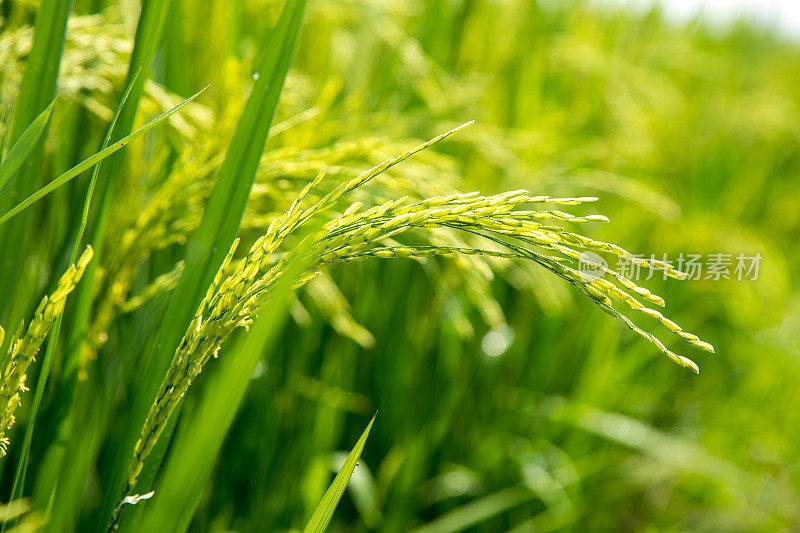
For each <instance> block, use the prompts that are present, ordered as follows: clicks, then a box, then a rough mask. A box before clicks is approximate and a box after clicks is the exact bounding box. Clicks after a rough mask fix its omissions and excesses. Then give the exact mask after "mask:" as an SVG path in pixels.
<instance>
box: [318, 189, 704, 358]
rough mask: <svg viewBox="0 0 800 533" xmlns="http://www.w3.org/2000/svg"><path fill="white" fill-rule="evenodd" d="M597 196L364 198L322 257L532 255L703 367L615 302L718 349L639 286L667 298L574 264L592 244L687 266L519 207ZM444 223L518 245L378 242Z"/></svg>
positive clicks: (332, 233)
mask: <svg viewBox="0 0 800 533" xmlns="http://www.w3.org/2000/svg"><path fill="white" fill-rule="evenodd" d="M593 200H594V198H566V199H551V198H546V197H535V196H529V195H527V194H526V191H511V192H508V193H503V194H500V195H495V196H491V197H484V196H479V195H477V194H476V193H470V194H461V195H452V196H449V197H439V198H431V199H429V200H426V201H423V202H420V203H417V204H414V205H410V206H401V204H402V203H403V200H402V199H401V200H397V201H393V202H386V203H384V204H382V205H380V206H375V207H373V208H371V209H368V210H366V211H363V212H360V213H358V212H357V211H358V209H360V207H361V206H360V205H359V204H358V203H356V204H353V205H352V206H351V207H350V208H348V209H347V210H346V211H345V213H344V214H343V215H342V216H341V217H339V218H337V219H335V220H334V221H331V222H330V223H329V224H328V225H327V226H326V229H327V230H328V233H327V234H326V235H325V237H324V239H323V241H324V242H325V243H326V249H325V250H324V251H323V253H322V256H321V258H322V262H323V263H324V264H327V263H333V262H337V261H350V260H358V259H363V258H366V257H383V258H393V257H430V256H434V255H454V254H465V255H473V256H487V257H502V258H523V257H524V258H528V259H532V260H534V261H536V262H537V263H539V264H541V265H542V266H544V267H545V268H548V269H549V270H551V271H552V272H554V273H555V274H557V275H559V276H560V277H562V278H563V279H565V280H566V281H568V282H570V283H572V284H573V285H575V286H576V287H578V289H579V290H580V291H581V292H583V293H584V294H586V295H587V296H589V297H591V298H592V299H593V300H594V301H595V302H597V303H598V304H599V305H600V306H601V308H603V310H604V311H606V312H608V313H609V314H611V315H612V316H614V317H615V318H618V319H620V320H622V321H623V323H625V324H626V325H627V326H628V327H630V328H631V329H632V330H633V331H634V332H636V333H637V334H639V335H641V336H642V337H644V338H645V339H647V340H648V341H650V342H651V343H653V344H654V345H655V346H656V347H657V348H658V349H659V350H661V351H662V352H663V353H664V354H666V355H667V356H668V357H669V358H670V359H672V360H673V361H675V362H677V363H678V364H680V365H682V366H685V367H688V368H691V369H692V370H694V371H695V372H697V371H698V368H697V365H695V364H694V362H692V361H691V360H689V359H688V358H686V357H683V356H680V355H678V354H675V353H674V352H672V351H671V350H669V349H668V348H666V346H665V345H664V344H663V342H661V341H660V340H659V339H658V338H657V337H655V336H654V335H652V334H651V333H648V332H646V331H644V330H642V329H641V328H639V327H638V326H636V325H635V324H634V323H633V322H632V321H631V320H630V319H629V318H627V317H626V316H625V315H623V314H622V313H620V312H619V311H617V310H616V309H614V307H613V304H612V300H614V301H617V302H620V303H623V304H625V305H626V306H628V307H629V308H631V309H633V310H635V311H638V312H641V313H642V314H645V315H647V316H649V317H652V318H655V319H657V320H659V321H660V322H661V323H662V324H663V325H664V326H665V327H666V328H667V329H669V330H670V331H672V332H673V333H675V334H677V335H678V336H680V337H681V338H683V339H684V340H686V341H687V342H688V343H689V344H691V345H692V346H694V347H695V348H699V349H702V350H705V351H709V352H713V347H712V346H711V345H710V344H708V343H706V342H704V341H701V340H700V339H699V338H698V337H697V336H696V335H694V334H692V333H689V332H686V331H683V329H682V328H681V327H680V326H678V325H677V324H676V323H675V322H673V321H671V320H669V319H668V318H666V317H664V315H663V314H661V313H660V312H658V311H656V310H654V309H650V308H648V307H645V306H644V305H643V304H642V303H640V302H639V301H638V300H637V299H636V298H635V297H634V296H633V295H632V294H631V293H634V294H636V295H638V296H640V297H642V298H644V299H645V300H647V301H649V302H651V303H653V304H656V305H659V306H663V305H664V301H663V299H661V298H660V297H658V296H656V295H654V294H652V293H651V292H650V291H649V290H647V289H645V288H643V287H639V286H638V285H636V284H635V283H634V282H633V281H631V280H629V279H627V278H625V277H624V276H622V275H620V274H619V273H617V272H614V271H612V270H610V269H608V268H605V267H603V266H602V265H596V267H597V268H598V269H599V270H601V271H602V272H604V273H605V274H607V275H608V277H609V278H611V280H613V281H616V282H617V283H618V285H616V284H615V283H614V282H613V281H610V280H609V279H606V278H604V277H601V278H596V277H593V276H589V275H587V274H585V273H583V272H580V271H579V270H576V269H575V268H573V267H572V266H570V264H574V263H572V260H575V261H588V258H587V257H586V256H585V255H584V254H583V253H582V252H581V251H580V250H579V249H584V250H591V251H599V252H608V253H611V254H614V255H616V256H618V257H621V258H624V259H626V260H629V261H632V262H635V263H636V264H638V265H640V266H645V267H648V268H653V269H659V270H663V271H665V273H666V274H667V275H668V276H671V277H674V278H678V279H683V278H684V277H685V274H684V273H682V272H680V271H677V270H675V269H674V268H673V267H672V266H670V265H668V264H667V263H664V262H661V261H647V260H644V259H641V258H637V257H634V256H633V255H632V254H630V253H629V252H627V251H626V250H624V249H622V248H620V247H619V246H616V245H613V244H609V243H604V242H601V241H596V240H593V239H590V238H588V237H583V236H580V235H577V234H574V233H570V232H566V231H564V230H563V229H562V228H552V227H547V226H542V225H541V224H540V223H539V222H538V221H539V220H542V218H544V219H550V218H549V217H550V215H552V213H553V212H552V211H550V212H545V213H546V216H545V217H541V216H540V214H541V212H537V211H522V210H514V208H515V207H516V206H518V205H520V204H524V203H530V202H551V203H565V204H576V203H579V202H584V201H593ZM556 213H557V214H556V215H555V216H556V217H557V218H559V219H561V220H570V221H572V222H575V221H578V222H595V221H603V222H605V221H607V219H606V218H605V217H603V216H602V215H589V216H586V217H574V216H572V215H569V214H568V213H563V212H560V211H559V212H556ZM440 227H451V228H455V229H460V230H462V231H466V232H469V233H473V234H475V235H478V236H482V237H486V238H489V239H490V240H492V241H494V242H496V243H497V244H499V245H500V246H502V247H504V248H506V249H510V251H498V250H492V249H486V248H469V247H454V246H417V247H408V246H395V247H385V246H383V247H380V246H375V245H374V244H375V243H377V242H380V241H383V240H385V239H389V238H391V237H395V236H397V235H398V234H400V233H402V232H404V231H406V230H408V229H411V228H420V229H435V228H440ZM509 238H511V239H513V240H511V239H509ZM514 241H517V242H520V243H523V245H522V246H521V245H519V244H516V243H515V242H514ZM536 248H539V249H541V251H545V250H546V251H549V252H550V255H543V254H542V253H537V252H536V251H535V250H536ZM576 248H578V249H576ZM626 291H629V292H626Z"/></svg>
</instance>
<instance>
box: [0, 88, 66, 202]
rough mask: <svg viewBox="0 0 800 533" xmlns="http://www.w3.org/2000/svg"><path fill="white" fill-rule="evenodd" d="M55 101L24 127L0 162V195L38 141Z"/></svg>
mask: <svg viewBox="0 0 800 533" xmlns="http://www.w3.org/2000/svg"><path fill="white" fill-rule="evenodd" d="M55 103H56V101H55V100H53V101H52V102H51V103H50V105H49V106H47V108H46V109H45V110H44V111H42V112H41V113H39V116H38V117H36V119H35V120H34V121H33V122H31V124H30V125H29V126H28V127H27V128H26V129H25V131H24V132H23V134H22V137H20V138H19V139H18V140H17V142H16V143H14V146H13V147H12V148H11V150H10V151H9V152H8V155H7V156H6V158H5V159H3V163H2V164H0V195H2V194H3V191H4V190H5V188H6V186H7V185H8V182H9V181H11V178H12V177H13V176H14V173H15V172H16V171H17V170H18V169H19V167H20V166H22V163H24V162H25V160H26V159H27V158H28V156H29V155H30V153H31V151H32V150H33V149H34V148H35V147H36V144H37V143H38V142H39V138H40V137H41V136H42V133H44V130H45V128H46V127H47V123H48V121H49V120H50V113H51V112H52V111H53V106H54V105H55Z"/></svg>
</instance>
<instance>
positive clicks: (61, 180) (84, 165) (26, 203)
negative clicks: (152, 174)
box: [0, 85, 209, 225]
mask: <svg viewBox="0 0 800 533" xmlns="http://www.w3.org/2000/svg"><path fill="white" fill-rule="evenodd" d="M208 87H209V85H206V86H205V87H203V88H202V89H200V90H199V91H197V92H196V93H195V94H193V95H192V96H190V97H189V98H187V99H186V100H184V101H183V102H181V103H180V104H178V105H176V106H175V107H173V108H172V109H170V110H169V111H167V112H165V113H162V114H161V115H159V116H157V117H156V118H154V119H153V120H151V121H150V122H148V123H147V124H145V125H144V126H142V127H141V128H139V129H137V130H136V131H134V132H133V133H131V134H130V135H128V136H126V137H124V138H122V139H120V140H119V141H117V142H115V143H113V144H112V145H110V146H108V147H106V148H105V149H104V150H100V151H99V152H97V153H96V154H94V155H93V156H90V157H87V158H86V159H84V160H83V161H81V162H80V163H78V164H77V165H75V166H74V167H72V168H71V169H69V170H68V171H66V172H64V173H63V174H61V175H60V176H58V177H57V178H56V179H54V180H53V181H51V182H50V183H48V184H47V185H45V186H44V187H42V188H41V189H39V190H38V191H36V192H35V193H33V194H32V195H30V196H29V197H28V198H26V199H25V200H23V201H22V202H20V203H19V204H17V205H16V206H14V208H13V209H11V210H9V211H8V212H7V213H5V214H4V215H3V216H2V217H0V225H3V224H5V223H6V222H7V221H8V220H9V219H11V218H12V217H14V216H15V215H17V214H19V213H20V212H21V211H24V210H25V209H26V208H28V207H30V206H31V205H32V204H34V203H36V202H38V201H39V200H41V199H42V198H43V197H45V196H47V195H48V194H50V193H51V192H53V191H54V190H56V189H58V188H59V187H61V186H62V185H64V184H65V183H67V182H68V181H70V180H71V179H73V178H75V177H76V176H78V175H79V174H80V173H82V172H83V171H85V170H88V169H90V168H91V167H93V166H94V165H96V164H97V163H99V162H100V161H102V160H103V159H105V158H107V157H108V156H110V155H111V154H113V153H114V152H116V151H117V150H120V149H122V148H124V147H125V146H126V145H127V144H129V143H130V142H132V141H134V140H136V139H138V138H139V137H141V136H142V135H144V134H145V133H147V132H148V131H150V130H151V129H153V128H155V127H156V126H158V125H159V124H160V123H161V122H162V121H163V120H165V119H167V118H169V117H170V116H171V115H173V114H175V113H177V112H178V111H180V110H181V109H183V107H185V106H186V105H187V104H188V103H189V102H191V101H192V100H194V99H195V98H197V97H198V96H200V95H201V94H202V93H203V92H204V91H205V90H206V89H208Z"/></svg>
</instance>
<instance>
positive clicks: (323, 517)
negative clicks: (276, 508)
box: [303, 413, 377, 533]
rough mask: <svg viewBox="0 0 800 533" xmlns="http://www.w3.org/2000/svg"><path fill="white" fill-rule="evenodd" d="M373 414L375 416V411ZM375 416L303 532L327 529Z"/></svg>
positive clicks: (309, 532) (318, 531)
mask: <svg viewBox="0 0 800 533" xmlns="http://www.w3.org/2000/svg"><path fill="white" fill-rule="evenodd" d="M375 416H377V413H376V414H375ZM375 416H373V417H372V420H370V421H369V424H367V429H365V430H364V433H362V434H361V437H360V438H359V439H358V442H356V445H355V446H354V447H353V449H352V450H351V451H350V453H349V454H348V455H347V459H346V460H345V462H344V465H343V466H342V468H341V470H339V473H338V474H336V477H335V478H334V479H333V483H331V486H330V487H328V490H327V491H325V495H324V496H323V497H322V500H321V501H320V502H319V505H317V508H316V509H314V514H312V515H311V519H310V520H309V521H308V524H306V527H305V529H304V530H303V533H323V532H324V531H325V529H327V527H328V523H329V522H330V521H331V518H332V517H333V512H334V511H335V510H336V506H337V505H338V504H339V500H341V499H342V495H343V494H344V491H345V489H346V488H347V484H348V483H349V482H350V477H352V475H353V471H354V470H355V469H356V464H357V463H358V459H359V458H360V457H361V452H362V451H363V450H364V445H365V444H366V443H367V437H369V432H370V431H371V430H372V424H373V423H374V422H375Z"/></svg>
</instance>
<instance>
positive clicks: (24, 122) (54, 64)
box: [0, 0, 72, 322]
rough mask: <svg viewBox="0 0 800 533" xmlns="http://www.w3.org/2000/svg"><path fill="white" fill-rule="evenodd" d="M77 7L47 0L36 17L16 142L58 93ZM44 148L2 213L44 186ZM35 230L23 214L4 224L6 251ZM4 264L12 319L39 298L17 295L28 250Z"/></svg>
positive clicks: (3, 296) (3, 300) (0, 203)
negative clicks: (71, 15)
mask: <svg viewBox="0 0 800 533" xmlns="http://www.w3.org/2000/svg"><path fill="white" fill-rule="evenodd" d="M71 8H72V1H71V0H44V1H42V2H41V6H40V8H39V11H38V13H37V15H36V25H35V28H34V34H33V45H32V47H31V51H30V54H29V55H28V57H27V60H26V62H25V63H26V67H25V74H24V75H23V77H22V83H21V85H20V88H19V97H18V98H17V102H16V108H15V110H14V122H13V125H12V131H11V136H10V138H9V141H10V142H11V143H15V142H16V141H17V139H20V138H21V137H22V135H23V133H24V130H25V128H27V126H28V125H29V124H30V123H31V122H33V121H34V120H35V119H36V117H37V116H38V115H39V114H40V113H41V110H42V109H44V108H45V107H47V106H48V105H49V104H50V103H51V102H52V101H53V98H54V97H55V92H56V81H57V80H58V72H59V64H60V62H61V54H62V52H63V49H64V41H65V36H66V29H67V19H68V18H69V13H70V10H71ZM43 154H44V149H43V146H42V145H37V146H36V147H34V149H33V150H32V151H31V153H30V154H29V155H28V157H27V159H26V161H25V163H24V164H23V165H22V166H21V167H20V169H19V170H18V174H17V178H16V179H14V180H13V181H12V182H11V183H10V187H9V189H8V191H6V193H5V194H3V195H0V212H3V211H5V210H7V209H9V208H10V207H11V206H12V205H14V202H16V201H18V199H19V198H25V197H26V196H28V195H29V194H31V193H32V192H34V191H35V190H36V188H37V187H38V186H39V184H40V180H41V175H42V168H41V166H42V159H43ZM31 231H32V228H30V227H29V223H28V217H27V215H26V216H23V217H21V218H20V219H18V220H16V221H14V223H13V224H11V225H9V226H5V227H4V226H2V225H0V250H3V251H6V250H19V251H20V252H23V251H24V250H25V248H24V247H23V248H22V249H21V250H20V243H27V242H28V237H29V235H30V234H31ZM3 255H4V257H3V265H2V268H0V315H3V314H5V313H6V312H7V311H9V309H10V310H11V313H9V314H10V315H11V316H10V317H9V316H6V318H10V319H11V320H12V322H16V320H18V319H19V317H18V316H14V314H15V313H17V312H19V311H22V310H24V309H27V308H29V306H30V305H32V304H33V302H34V300H35V297H24V298H23V297H19V298H14V297H13V296H14V295H15V294H18V293H17V291H18V290H19V287H18V283H17V281H18V278H19V275H20V272H21V270H22V264H23V261H24V259H25V256H26V254H25V253H15V254H3Z"/></svg>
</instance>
